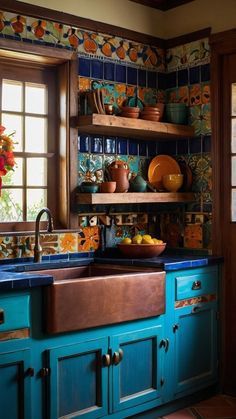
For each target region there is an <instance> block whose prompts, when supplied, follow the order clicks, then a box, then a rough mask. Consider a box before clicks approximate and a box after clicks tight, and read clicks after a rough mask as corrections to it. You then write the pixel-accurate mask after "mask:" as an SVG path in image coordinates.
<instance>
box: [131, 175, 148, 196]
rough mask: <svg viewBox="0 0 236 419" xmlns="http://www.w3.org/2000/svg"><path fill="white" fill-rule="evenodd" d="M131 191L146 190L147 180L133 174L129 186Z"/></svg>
mask: <svg viewBox="0 0 236 419" xmlns="http://www.w3.org/2000/svg"><path fill="white" fill-rule="evenodd" d="M129 190H130V191H131V192H146V190H147V182H146V180H144V179H143V177H142V176H141V175H137V176H135V178H134V179H132V180H130V188H129Z"/></svg>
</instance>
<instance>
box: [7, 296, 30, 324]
mask: <svg viewBox="0 0 236 419" xmlns="http://www.w3.org/2000/svg"><path fill="white" fill-rule="evenodd" d="M29 325H30V320H29V295H15V296H13V295H12V296H7V297H2V296H1V297H0V332H6V331H9V330H15V329H22V328H26V327H29Z"/></svg>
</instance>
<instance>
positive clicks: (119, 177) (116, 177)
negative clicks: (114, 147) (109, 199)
mask: <svg viewBox="0 0 236 419" xmlns="http://www.w3.org/2000/svg"><path fill="white" fill-rule="evenodd" d="M108 172H109V176H110V178H111V180H113V181H115V182H116V190H115V192H127V191H128V189H129V180H128V175H129V166H128V164H127V163H125V162H124V161H122V160H115V161H113V162H112V163H111V164H110V165H109V166H108Z"/></svg>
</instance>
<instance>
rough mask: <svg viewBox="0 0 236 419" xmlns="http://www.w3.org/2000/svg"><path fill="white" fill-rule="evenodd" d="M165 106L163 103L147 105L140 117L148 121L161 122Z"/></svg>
mask: <svg viewBox="0 0 236 419" xmlns="http://www.w3.org/2000/svg"><path fill="white" fill-rule="evenodd" d="M164 106H165V105H164V104H163V103H156V104H155V105H146V106H144V108H143V110H142V112H141V115H140V117H141V118H142V119H146V120H148V121H154V122H158V121H161V119H162V116H163V112H164Z"/></svg>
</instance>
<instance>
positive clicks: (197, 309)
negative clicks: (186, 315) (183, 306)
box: [192, 306, 201, 313]
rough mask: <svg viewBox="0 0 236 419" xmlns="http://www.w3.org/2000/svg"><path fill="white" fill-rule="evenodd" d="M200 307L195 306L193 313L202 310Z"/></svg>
mask: <svg viewBox="0 0 236 419" xmlns="http://www.w3.org/2000/svg"><path fill="white" fill-rule="evenodd" d="M200 308H201V307H200V306H195V307H193V309H192V313H197V312H198V311H199V310H200Z"/></svg>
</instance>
